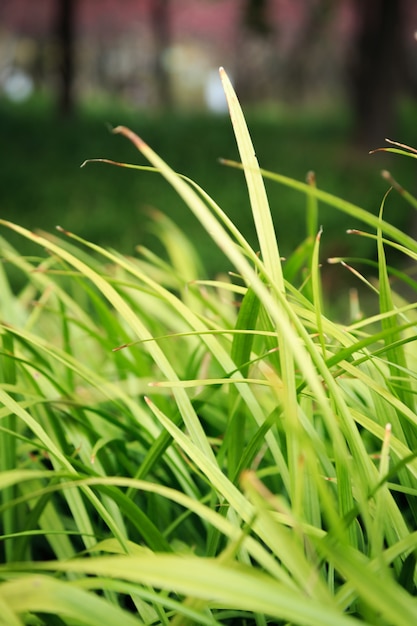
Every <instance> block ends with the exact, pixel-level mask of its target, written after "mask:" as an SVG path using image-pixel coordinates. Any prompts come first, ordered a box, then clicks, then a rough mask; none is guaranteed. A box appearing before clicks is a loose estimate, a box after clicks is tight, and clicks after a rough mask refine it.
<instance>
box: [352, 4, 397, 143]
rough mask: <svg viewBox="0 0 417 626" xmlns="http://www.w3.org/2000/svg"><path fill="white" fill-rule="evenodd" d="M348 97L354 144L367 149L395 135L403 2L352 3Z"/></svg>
mask: <svg viewBox="0 0 417 626" xmlns="http://www.w3.org/2000/svg"><path fill="white" fill-rule="evenodd" d="M354 7H355V11H356V17H357V20H358V26H357V32H356V38H355V41H354V42H353V47H352V56H351V62H350V64H349V74H350V85H349V86H350V96H351V102H352V107H353V112H354V116H355V128H354V141H355V143H356V144H357V145H360V146H363V147H366V148H367V149H371V148H373V147H375V146H376V145H379V144H381V143H382V142H383V140H384V138H385V137H387V136H388V137H389V136H390V135H392V133H394V134H395V121H396V105H397V99H398V95H399V92H400V89H401V86H402V85H403V83H404V75H405V51H404V46H403V32H402V26H403V23H404V22H403V18H404V1H403V0H366V1H365V0H354Z"/></svg>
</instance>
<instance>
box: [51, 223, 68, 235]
mask: <svg viewBox="0 0 417 626" xmlns="http://www.w3.org/2000/svg"><path fill="white" fill-rule="evenodd" d="M55 228H56V230H57V231H58V232H59V233H62V234H63V235H71V233H70V231H69V230H66V229H65V228H62V226H59V225H57V226H55Z"/></svg>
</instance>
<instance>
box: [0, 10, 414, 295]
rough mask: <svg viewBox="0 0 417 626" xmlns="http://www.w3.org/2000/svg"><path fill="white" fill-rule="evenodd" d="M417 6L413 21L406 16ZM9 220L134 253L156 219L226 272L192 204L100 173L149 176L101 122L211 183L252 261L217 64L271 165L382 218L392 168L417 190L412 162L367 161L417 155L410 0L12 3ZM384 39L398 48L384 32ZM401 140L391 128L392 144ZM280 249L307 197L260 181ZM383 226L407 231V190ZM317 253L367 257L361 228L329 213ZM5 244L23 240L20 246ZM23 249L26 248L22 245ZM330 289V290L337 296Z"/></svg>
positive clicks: (0, 174)
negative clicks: (125, 129)
mask: <svg viewBox="0 0 417 626" xmlns="http://www.w3.org/2000/svg"><path fill="white" fill-rule="evenodd" d="M413 6H414V8H413ZM0 19H2V26H3V28H2V29H0V52H2V55H0V140H1V152H2V160H1V168H0V211H1V215H2V217H3V218H6V219H10V220H13V221H16V222H18V223H20V224H22V225H24V226H27V227H29V228H31V229H45V230H48V231H52V230H53V229H54V227H55V225H56V224H59V225H61V226H63V227H64V228H66V229H68V230H73V231H75V232H76V233H77V234H79V235H80V236H82V237H85V238H87V239H90V240H92V241H94V242H96V243H99V244H102V245H106V246H112V247H115V248H117V249H118V250H120V251H122V252H124V253H126V254H132V253H134V252H135V247H136V246H137V245H146V246H150V247H152V248H153V249H156V250H157V251H158V252H161V253H163V252H162V251H161V250H160V248H159V247H158V243H157V242H156V239H155V237H154V236H153V235H152V232H151V231H152V229H151V228H150V227H149V217H148V210H149V209H150V208H156V209H158V210H160V211H162V212H164V213H166V214H167V215H169V216H170V217H171V218H172V219H173V220H174V221H175V222H176V223H177V224H178V225H179V226H180V227H182V228H183V229H184V231H185V232H186V234H188V235H189V236H190V238H191V239H192V241H193V242H194V243H195V245H196V247H197V248H198V250H199V252H200V253H201V255H202V258H203V262H204V264H205V267H206V270H207V272H208V274H209V275H210V276H212V275H214V274H215V273H216V272H218V271H224V270H226V271H227V270H228V269H229V266H228V262H227V261H226V260H225V259H224V258H222V256H221V254H220V253H219V252H218V251H217V250H216V249H215V248H214V246H213V244H212V243H211V241H210V238H209V237H208V236H207V235H206V234H205V233H204V232H203V231H202V229H201V227H200V226H199V224H197V223H196V221H195V220H194V218H193V217H192V215H191V214H190V212H189V210H188V208H187V207H186V206H184V204H183V203H182V201H181V200H180V199H179V198H178V197H177V196H176V194H175V193H174V192H173V191H172V190H171V189H170V188H169V186H168V185H167V184H166V183H165V182H164V181H163V180H162V179H161V178H160V177H159V176H158V175H156V174H149V173H144V172H134V171H132V170H125V169H120V168H116V167H111V166H109V165H103V164H90V165H88V167H86V168H83V169H80V167H79V166H80V164H81V163H82V162H83V161H84V160H85V159H89V158H97V157H104V158H110V159H114V160H119V161H126V162H129V163H139V164H140V163H144V162H143V160H142V158H141V156H140V155H139V154H138V153H137V152H136V151H135V149H134V147H133V146H132V145H130V144H129V143H128V142H126V140H125V139H123V138H122V137H120V136H114V135H112V134H111V132H110V131H109V126H116V125H119V124H123V125H126V126H129V127H130V128H132V130H134V131H135V132H137V133H138V134H139V135H141V136H142V137H143V138H144V139H145V140H146V141H147V142H148V143H149V144H150V145H151V147H152V148H153V149H154V150H155V151H156V152H158V153H159V155H160V156H161V157H162V158H163V159H165V160H166V161H167V162H168V163H169V165H171V166H172V167H173V168H174V169H175V170H177V171H178V172H180V173H183V174H186V175H187V176H189V177H191V178H192V179H194V180H195V181H196V182H197V183H198V184H199V185H201V186H202V187H203V188H204V189H205V190H206V191H207V192H208V193H209V194H210V195H211V196H212V197H213V198H214V199H215V200H216V202H218V204H219V205H220V206H221V207H222V209H223V210H224V211H225V212H226V213H227V214H228V215H229V216H230V217H231V218H232V220H233V221H234V222H235V223H236V225H237V226H238V227H239V228H240V230H241V231H242V233H243V234H244V235H245V236H246V237H247V238H248V239H249V241H250V243H251V244H252V245H254V246H255V248H256V239H255V234H254V227H253V222H252V218H251V214H250V207H249V203H248V197H247V193H246V189H245V183H244V177H243V174H242V173H241V172H239V171H237V170H233V169H230V168H227V167H225V166H223V165H220V164H219V162H218V159H219V157H224V158H228V159H238V154H237V149H236V145H235V141H234V137H233V132H232V128H231V124H230V120H229V119H228V116H227V112H226V111H225V110H224V102H223V101H222V100H221V98H222V96H221V95H219V91H218V89H219V84H218V82H216V81H217V80H218V79H217V69H216V68H217V67H218V66H219V65H220V64H224V65H225V67H226V69H227V70H228V71H229V70H230V74H231V76H232V78H233V80H234V83H235V86H236V90H237V93H238V95H239V98H240V99H241V102H242V105H243V108H244V111H245V114H246V116H247V122H248V125H249V128H250V131H251V134H252V138H253V142H254V145H255V149H256V153H257V156H258V159H259V161H260V164H261V166H262V167H264V168H265V169H268V170H272V171H274V172H278V173H280V174H284V175H286V176H290V177H294V178H296V179H298V180H305V177H306V174H307V172H308V171H310V170H313V171H314V172H315V174H316V178H317V185H318V187H320V188H321V189H324V190H326V191H328V192H331V193H333V194H336V195H338V196H340V197H343V198H344V199H345V200H349V201H351V202H353V203H355V204H358V205H359V206H361V207H362V208H364V209H367V210H369V211H371V212H373V213H377V212H378V210H379V206H380V203H381V200H382V198H383V195H384V193H385V191H386V189H387V183H386V181H384V180H382V178H381V176H380V171H381V169H383V168H387V169H389V170H391V171H392V173H393V175H394V177H397V178H398V181H399V182H400V183H401V184H402V185H403V186H404V187H406V188H407V189H408V190H409V191H410V192H411V193H415V192H416V191H417V190H416V176H415V161H413V160H412V159H404V158H403V157H396V158H395V157H393V155H387V154H382V153H378V154H375V155H372V156H370V155H369V154H368V152H369V149H371V148H375V147H379V146H381V145H383V144H384V137H385V136H386V135H389V136H391V138H393V139H396V140H399V141H403V142H405V143H409V144H411V145H413V144H414V145H417V136H416V133H417V130H416V124H415V120H416V119H417V115H416V114H417V104H416V100H415V98H414V92H415V84H416V81H415V73H416V72H415V70H416V67H417V64H416V48H417V44H416V42H415V39H414V30H413V28H414V26H415V25H417V11H416V10H415V3H414V4H413V3H411V4H410V3H407V2H406V1H405V0H399V1H398V2H397V3H392V2H391V3H389V2H388V3H386V2H384V0H376V1H375V2H374V3H373V10H372V11H369V7H368V4H367V3H363V2H358V1H356V0H340V1H339V2H328V1H326V0H317V2H309V3H306V2H301V1H300V0H294V1H293V2H280V3H277V2H274V0H246V2H244V3H242V2H237V0H227V1H224V2H220V0H201V1H200V2H190V1H189V0H175V1H169V0H152V1H150V0H135V1H133V0H124V3H123V11H121V10H120V5H119V4H118V3H117V2H113V1H112V0H108V1H106V2H105V3H97V2H94V1H93V0H56V1H55V2H52V3H51V2H48V1H47V0H39V1H38V2H37V3H36V7H35V3H32V2H30V1H28V0H13V1H12V0H4V1H3V3H2V5H1V7H0ZM387 35H389V37H388V36H387ZM392 133H394V134H393V135H392ZM267 191H268V195H269V199H270V204H271V210H272V213H273V217H274V221H275V225H276V230H277V235H278V240H279V244H280V251H281V254H282V255H284V256H288V255H289V254H290V253H291V251H292V250H294V248H295V247H296V246H297V245H298V244H299V243H300V242H301V241H302V240H303V238H304V236H305V232H306V231H305V204H306V201H305V198H304V197H303V196H302V195H300V194H298V193H296V192H293V191H290V190H288V189H286V188H284V187H282V186H280V185H277V184H275V183H269V182H268V183H267ZM385 216H386V219H387V220H389V221H391V222H392V223H394V224H395V225H397V226H400V227H402V228H404V229H405V230H406V231H407V232H409V233H412V232H414V231H415V230H417V227H416V219H415V216H414V211H413V210H412V209H411V208H410V207H409V206H408V205H407V204H406V203H405V202H404V201H403V199H402V198H401V197H400V196H399V195H398V194H392V195H391V196H390V197H389V199H388V202H387V206H386V213H385ZM319 221H320V223H321V224H322V226H323V229H324V232H323V237H322V256H323V259H325V258H326V256H344V255H354V256H363V257H368V258H372V257H374V255H375V246H374V244H373V243H372V241H370V240H367V239H363V238H358V237H352V236H348V235H346V233H345V230H346V228H361V226H362V225H361V224H357V223H352V220H351V219H349V218H347V217H346V216H344V215H342V214H340V213H337V212H336V211H335V210H334V209H330V208H329V207H326V206H321V207H320V215H319ZM8 237H9V239H11V241H12V242H13V243H15V242H16V238H14V237H10V236H9V235H8ZM19 249H20V250H22V251H24V252H26V251H27V248H26V247H25V245H24V244H23V243H22V242H19ZM331 287H332V286H331V285H330V288H331Z"/></svg>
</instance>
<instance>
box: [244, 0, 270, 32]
mask: <svg viewBox="0 0 417 626" xmlns="http://www.w3.org/2000/svg"><path fill="white" fill-rule="evenodd" d="M269 8H270V7H269V0H246V4H245V5H244V7H243V23H244V25H245V26H246V28H248V29H249V30H251V31H253V32H254V33H258V34H260V35H267V34H268V33H270V32H271V24H270V22H269V18H268V11H269Z"/></svg>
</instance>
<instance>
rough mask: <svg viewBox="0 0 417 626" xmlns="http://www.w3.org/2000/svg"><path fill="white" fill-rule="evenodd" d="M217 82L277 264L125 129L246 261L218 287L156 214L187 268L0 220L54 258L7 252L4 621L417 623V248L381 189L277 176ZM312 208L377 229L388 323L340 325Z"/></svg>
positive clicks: (0, 426)
mask: <svg viewBox="0 0 417 626" xmlns="http://www.w3.org/2000/svg"><path fill="white" fill-rule="evenodd" d="M222 80H223V84H224V88H225V92H226V95H227V98H228V102H229V107H230V112H231V118H232V122H233V128H234V132H235V136H236V139H237V144H238V148H239V153H240V159H241V164H234V165H235V166H236V167H241V168H242V169H243V171H244V175H245V178H246V183H247V188H248V194H249V198H250V203H251V207H252V213H253V219H254V228H255V230H256V234H257V239H258V242H259V253H258V250H257V249H253V247H251V246H250V245H249V244H248V243H247V241H246V239H245V238H244V237H243V236H242V234H241V233H240V232H239V231H238V229H237V228H236V227H235V226H234V224H233V223H232V222H231V221H230V220H229V218H228V217H227V215H226V214H225V213H224V212H223V211H222V210H221V208H220V207H219V206H218V205H217V204H216V203H215V202H214V200H213V199H212V198H211V197H209V196H208V195H207V194H206V193H205V192H204V191H203V190H202V189H201V188H199V187H198V186H197V185H196V184H195V183H193V182H192V181H191V180H188V179H186V178H185V177H183V176H179V175H177V174H176V173H175V172H174V171H173V170H172V169H171V168H170V167H169V166H168V165H167V164H166V163H165V162H164V161H163V160H162V159H161V158H160V157H159V156H157V154H156V153H155V152H154V151H153V150H152V149H151V148H150V147H149V146H148V145H147V144H146V143H145V142H144V141H143V140H142V139H140V138H139V137H138V136H137V135H136V134H134V133H133V132H132V131H131V130H129V129H127V128H125V127H118V128H116V129H115V132H116V133H119V134H121V135H123V136H125V137H127V138H128V139H130V140H131V141H132V142H133V144H134V145H135V146H136V147H137V148H138V149H139V151H140V152H141V153H142V154H143V155H144V156H145V157H146V158H147V160H148V161H149V164H150V165H149V166H147V167H143V166H130V165H126V164H122V163H119V165H122V166H124V167H133V168H137V169H149V168H151V169H153V170H156V171H157V172H158V173H159V174H160V175H162V176H163V177H164V178H165V179H166V181H168V182H169V183H170V184H171V185H172V187H173V188H174V189H175V190H176V192H177V193H178V194H179V196H180V197H181V198H182V200H183V201H184V202H185V204H186V205H187V206H188V208H189V209H190V211H191V212H192V214H193V215H194V216H195V217H196V218H197V219H198V220H199V221H200V223H201V224H202V225H203V227H204V228H205V230H206V231H207V232H208V233H209V235H210V237H211V238H212V241H213V245H216V246H217V247H218V248H219V249H220V250H221V251H222V252H223V254H224V255H225V256H226V257H227V258H228V261H229V263H230V268H232V270H233V271H232V273H231V274H228V275H224V276H219V277H218V278H217V279H216V280H205V279H204V277H203V276H202V274H201V268H200V264H199V259H198V254H197V253H196V252H195V249H196V248H197V246H196V245H194V246H193V245H192V244H191V242H189V241H188V240H187V239H186V238H184V236H183V234H182V233H181V231H179V230H178V229H177V227H176V226H175V225H174V223H173V222H172V221H171V220H170V218H168V217H166V216H164V215H161V214H159V213H154V215H153V218H154V223H155V233H157V235H158V236H159V238H160V241H161V243H162V244H163V245H164V247H165V249H166V250H167V253H168V256H169V258H170V261H169V262H167V261H164V260H162V259H161V258H159V257H157V256H155V255H154V254H153V253H152V252H151V251H149V250H146V249H141V250H140V252H141V254H140V256H139V257H138V258H136V257H135V258H133V257H126V256H123V255H121V254H119V253H118V252H116V251H114V250H108V249H104V248H101V247H99V246H97V245H95V244H92V243H90V242H87V241H83V240H82V239H80V238H79V237H77V236H76V235H75V234H73V233H71V232H68V231H65V230H64V229H63V228H60V229H59V230H60V235H58V236H52V235H48V234H34V233H33V232H31V231H29V230H27V229H25V228H23V227H21V226H18V225H16V224H14V223H11V222H7V221H5V220H2V221H1V224H2V226H3V228H4V229H5V230H6V233H7V232H8V231H13V232H14V233H17V234H19V235H20V236H22V237H24V238H26V239H27V240H30V241H31V242H32V243H34V244H36V245H37V246H39V247H40V249H41V250H46V251H47V255H46V256H45V255H43V256H42V255H41V256H39V257H38V256H33V257H22V256H21V255H19V254H18V252H16V250H15V249H14V248H12V246H11V245H10V244H9V243H8V241H7V235H5V237H4V239H3V240H2V243H1V245H2V256H3V259H4V263H3V266H2V268H1V274H0V280H1V290H2V294H3V297H2V304H1V341H2V348H1V386H0V400H1V408H0V416H1V422H0V445H1V454H0V464H1V473H0V488H1V496H2V499H1V520H2V531H1V532H2V536H1V539H2V542H1V549H2V565H1V566H0V606H1V611H0V624H8V625H13V626H14V625H16V626H21V625H23V624H24V625H26V624H31V625H32V624H35V625H36V626H43V625H47V624H48V625H49V624H59V625H61V624H66V625H67V624H68V625H71V626H72V625H80V624H83V625H88V626H93V625H96V624H99V623H100V624H101V625H102V626H111V625H114V624H115V623H119V622H120V623H123V624H127V625H128V626H129V625H130V624H132V626H133V624H147V625H151V624H168V623H172V624H174V625H178V624H207V625H214V624H257V625H258V624H259V625H263V624H267V623H271V624H272V623H273V624H299V625H312V626H314V625H317V626H319V625H320V626H323V625H326V624H328V625H329V626H330V625H332V626H348V625H349V624H352V625H353V624H355V623H359V622H360V623H366V624H375V625H376V624H378V626H380V625H383V624H386V625H395V626H397V625H398V626H409V624H412V623H414V622H415V621H416V619H417V604H416V601H415V597H414V596H415V591H416V588H415V583H416V571H415V563H416V544H417V534H416V532H415V531H414V528H415V525H416V517H417V508H416V506H415V495H416V493H417V492H416V488H417V482H416V478H417V464H416V458H415V450H416V438H417V417H416V389H417V384H416V371H417V370H416V363H415V361H416V357H415V354H414V344H413V341H414V339H415V336H416V324H417V321H416V316H415V304H414V303H413V302H411V303H408V302H406V301H405V299H404V296H403V295H400V294H397V293H394V291H393V289H392V286H391V281H390V277H391V273H392V272H391V269H390V267H389V265H388V263H387V262H386V257H385V250H386V249H387V248H390V247H392V248H395V249H397V250H400V251H401V252H402V253H403V254H404V255H406V256H407V257H408V258H409V259H411V260H413V261H415V258H416V255H417V243H416V242H415V241H414V240H413V239H412V238H411V237H409V236H408V235H405V234H404V233H402V232H401V231H400V230H398V229H397V228H394V227H393V226H391V225H390V224H389V222H387V221H385V220H384V219H383V209H384V204H385V202H386V200H387V199H385V200H384V202H383V203H382V205H381V210H380V214H379V216H377V217H375V216H373V215H371V214H368V213H366V212H365V211H362V210H361V209H360V208H358V207H356V206H354V205H351V204H349V203H347V202H344V201H342V200H340V199H338V198H335V197H334V196H331V195H329V194H326V193H324V192H323V191H321V190H319V189H317V188H316V186H315V184H314V179H313V176H310V177H309V182H308V183H307V184H304V183H298V182H296V181H293V180H290V179H285V178H284V177H282V176H278V175H275V174H270V173H268V172H261V171H260V170H259V167H258V164H257V161H256V158H255V157H254V151H253V147H252V143H251V139H250V136H249V133H248V131H247V128H246V124H245V121H244V118H243V115H242V112H241V110H240V107H239V103H238V101H237V99H236V95H235V94H234V92H233V89H232V87H231V85H230V82H229V80H228V78H227V76H226V74H225V73H224V72H223V71H222ZM403 148H404V147H403ZM143 175H145V174H143ZM264 176H269V177H270V178H272V179H275V181H277V182H279V183H282V184H284V185H289V186H292V187H294V188H296V189H298V190H299V191H301V192H302V193H303V194H304V195H305V197H306V200H307V203H306V206H307V214H308V216H307V224H308V235H309V236H308V237H307V239H306V241H305V242H304V243H303V244H301V245H300V247H299V248H298V249H297V250H296V251H295V252H294V253H293V255H292V256H291V257H290V258H289V259H287V260H286V261H283V260H282V259H281V256H280V251H279V248H278V245H277V239H276V237H275V233H274V225H273V223H272V219H271V214H270V211H269V206H268V200H267V197H266V194H265V189H264V182H263V177H264ZM318 201H320V202H325V203H328V204H329V205H330V206H332V207H333V208H334V209H337V210H340V211H344V212H345V213H346V214H348V215H350V216H351V217H353V218H355V219H360V220H361V221H363V222H365V223H366V224H368V225H369V227H370V232H369V233H367V234H366V233H363V235H366V236H368V237H370V238H374V239H375V245H376V249H377V252H378V262H377V264H376V270H377V272H378V277H377V281H376V282H375V283H371V282H368V283H367V284H368V286H369V290H370V292H371V294H372V297H374V298H375V301H376V302H377V303H378V305H379V310H378V312H377V313H375V314H373V315H372V316H369V317H363V316H357V315H354V316H353V318H352V319H349V320H346V321H345V323H344V324H341V323H338V322H336V321H334V320H333V319H331V317H329V316H327V315H326V310H325V307H324V306H323V293H322V286H321V274H320V245H321V236H322V234H321V230H320V229H319V228H318V222H317V203H318ZM339 261H343V259H339ZM9 266H12V267H13V268H14V271H18V272H20V274H21V275H22V276H23V277H24V280H25V286H24V288H23V289H22V290H21V291H19V293H18V294H17V295H16V294H14V293H13V291H12V289H11V288H10V286H9V282H8V277H7V269H8V267H9ZM396 277H397V279H398V278H400V279H401V278H403V279H404V281H405V282H406V283H407V288H408V289H411V290H412V292H415V291H416V283H415V282H414V280H413V279H412V278H411V277H409V276H406V275H405V274H404V273H401V272H400V271H396ZM361 278H362V280H363V281H364V282H367V281H366V279H365V278H363V277H361Z"/></svg>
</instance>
